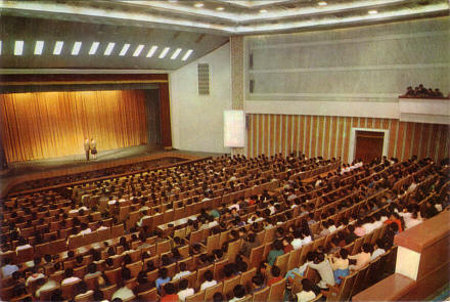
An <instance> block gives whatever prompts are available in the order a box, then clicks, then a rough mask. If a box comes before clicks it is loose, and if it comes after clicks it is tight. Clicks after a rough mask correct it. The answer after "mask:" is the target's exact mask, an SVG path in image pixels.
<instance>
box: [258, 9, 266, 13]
mask: <svg viewBox="0 0 450 302" xmlns="http://www.w3.org/2000/svg"><path fill="white" fill-rule="evenodd" d="M259 13H260V14H265V13H267V9H260V10H259Z"/></svg>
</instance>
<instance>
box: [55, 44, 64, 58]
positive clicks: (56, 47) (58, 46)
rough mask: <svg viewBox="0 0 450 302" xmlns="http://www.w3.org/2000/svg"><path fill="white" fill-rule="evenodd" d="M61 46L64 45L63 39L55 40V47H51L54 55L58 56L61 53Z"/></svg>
mask: <svg viewBox="0 0 450 302" xmlns="http://www.w3.org/2000/svg"><path fill="white" fill-rule="evenodd" d="M63 46H64V42H63V41H56V43H55V48H53V54H54V55H55V56H59V55H60V54H61V51H62V48H63Z"/></svg>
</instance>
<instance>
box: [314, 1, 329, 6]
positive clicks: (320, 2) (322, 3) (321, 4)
mask: <svg viewBox="0 0 450 302" xmlns="http://www.w3.org/2000/svg"><path fill="white" fill-rule="evenodd" d="M317 4H318V5H319V6H326V5H328V3H327V2H326V1H319V2H318V3H317Z"/></svg>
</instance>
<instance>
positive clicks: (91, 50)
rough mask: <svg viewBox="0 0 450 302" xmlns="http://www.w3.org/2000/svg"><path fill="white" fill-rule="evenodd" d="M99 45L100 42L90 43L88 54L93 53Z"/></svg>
mask: <svg viewBox="0 0 450 302" xmlns="http://www.w3.org/2000/svg"><path fill="white" fill-rule="evenodd" d="M99 45H100V42H93V43H92V45H91V49H89V55H95V53H96V52H97V49H98V46H99Z"/></svg>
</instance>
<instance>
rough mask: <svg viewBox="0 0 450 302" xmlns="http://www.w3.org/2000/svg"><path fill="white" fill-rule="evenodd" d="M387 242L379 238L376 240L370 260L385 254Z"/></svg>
mask: <svg viewBox="0 0 450 302" xmlns="http://www.w3.org/2000/svg"><path fill="white" fill-rule="evenodd" d="M384 246H385V244H384V241H383V239H380V238H379V239H377V241H376V242H375V250H374V252H373V253H372V255H371V256H370V261H372V260H375V259H377V258H378V257H380V256H381V255H383V254H384V253H386V250H385V247H384Z"/></svg>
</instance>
